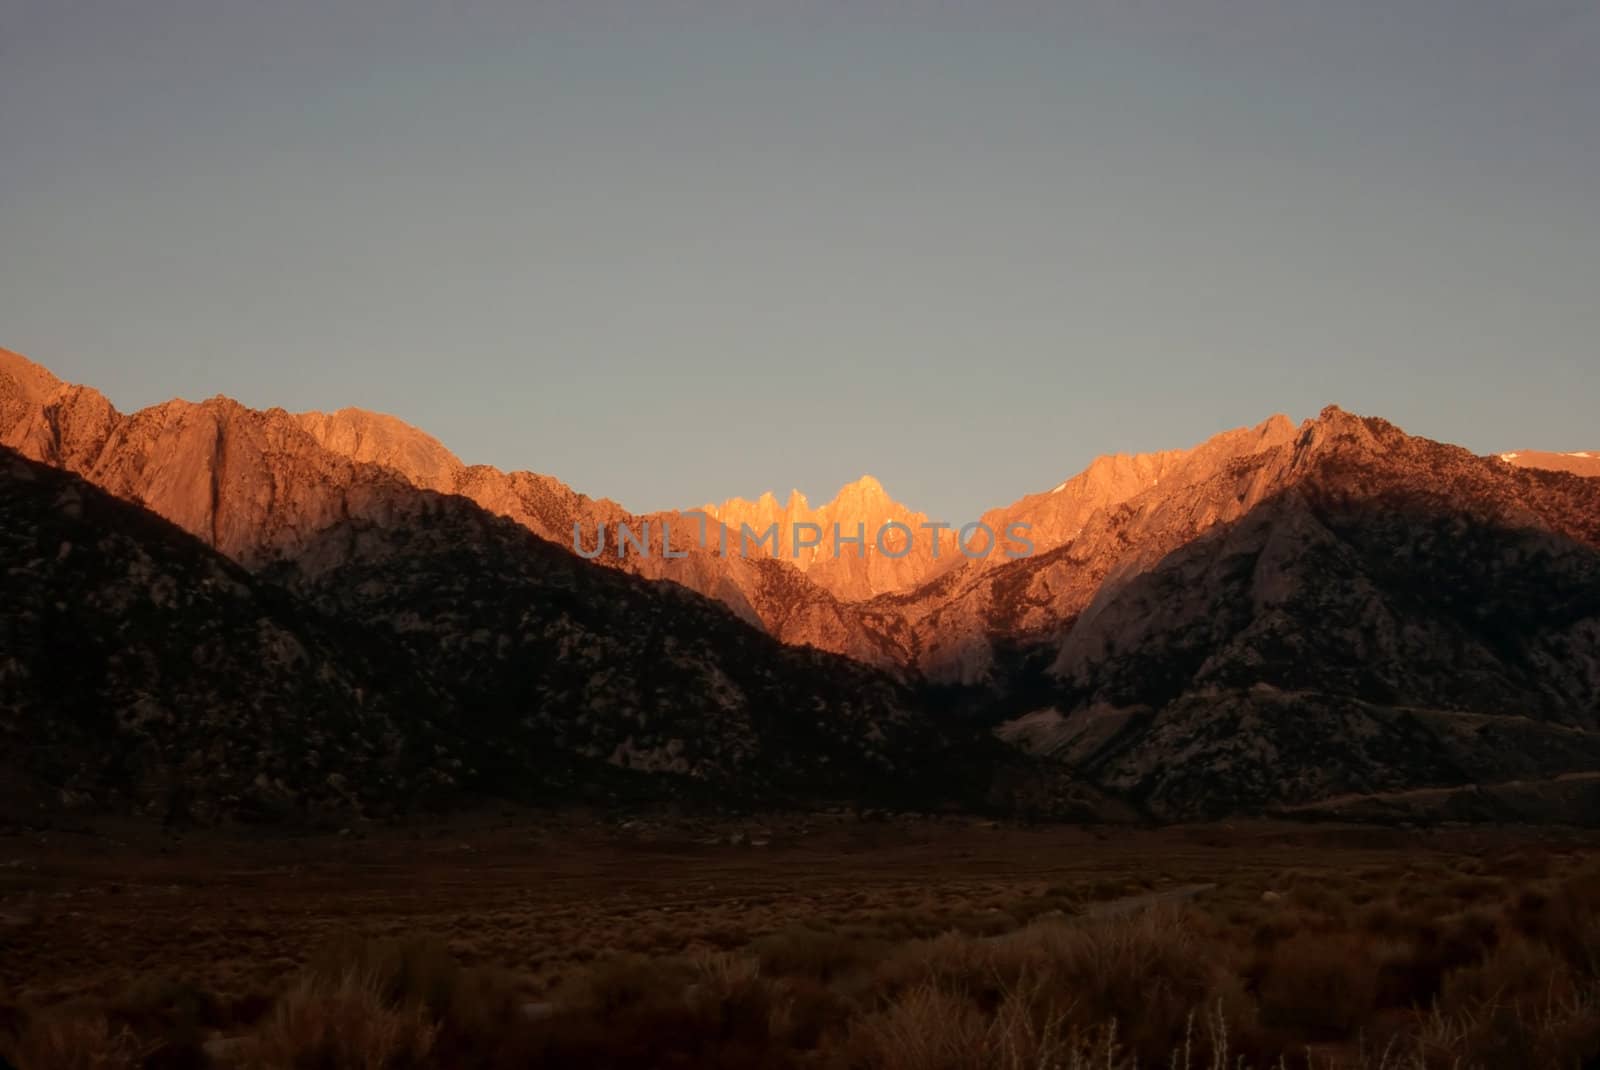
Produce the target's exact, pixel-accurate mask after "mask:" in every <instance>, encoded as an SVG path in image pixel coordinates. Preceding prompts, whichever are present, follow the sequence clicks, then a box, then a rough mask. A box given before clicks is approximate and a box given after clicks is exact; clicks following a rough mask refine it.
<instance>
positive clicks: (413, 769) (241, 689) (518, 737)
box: [0, 452, 1005, 824]
mask: <svg viewBox="0 0 1600 1070" xmlns="http://www.w3.org/2000/svg"><path fill="white" fill-rule="evenodd" d="M396 495H397V497H398V498H399V500H398V502H397V503H395V504H392V507H391V512H390V514H389V516H388V522H387V523H386V524H384V525H374V524H372V523H370V522H357V521H346V522H343V523H340V524H336V525H334V526H333V527H331V528H329V529H327V530H326V531H325V532H323V533H322V535H321V536H320V537H319V538H318V539H317V540H314V541H313V542H312V543H311V544H310V545H309V547H308V548H307V549H306V550H305V552H304V553H303V554H301V555H300V556H299V557H298V558H297V559H295V561H293V562H292V563H284V564H282V565H280V566H279V567H277V568H275V569H272V570H269V571H267V572H266V573H259V572H258V573H254V574H252V573H250V572H247V571H245V570H244V569H242V568H240V567H238V566H236V565H234V564H233V563H231V562H230V561H228V560H227V559H226V558H224V557H222V556H221V555H220V554H218V553H216V552H215V551H213V550H211V549H210V548H208V547H207V546H205V545H204V544H203V543H201V542H200V541H199V540H197V539H195V538H193V537H191V536H189V535H187V534H186V533H184V532H182V531H180V530H178V529H177V528H176V527H174V526H173V525H171V524H169V523H167V522H166V521H164V520H161V519H160V518H158V517H156V516H154V515H153V514H150V513H147V512H145V511H144V510H142V509H140V508H138V507H136V506H133V505H131V504H128V503H126V502H122V501H120V500H117V499H115V498H112V497H110V496H109V495H107V494H105V493H103V492H102V491H100V490H98V489H96V488H95V487H92V486H90V485H88V484H86V483H84V482H82V481H81V480H79V479H77V478H76V477H74V476H71V475H68V474H67V473H64V472H61V471H59V470H57V469H52V468H48V467H46V466H43V465H39V464H35V463H33V462H30V461H25V460H23V459H22V458H20V457H18V456H16V455H15V454H11V453H6V452H0V570H3V573H4V575H5V577H6V602H5V606H4V609H3V612H0V739H3V741H4V744H5V746H4V750H3V752H0V754H3V757H0V761H4V762H5V764H6V765H8V766H9V767H10V768H11V769H12V770H13V772H14V774H15V775H14V776H12V777H8V778H7V783H8V784H12V785H15V786H16V787H14V788H13V791H14V793H15V794H16V795H17V796H18V797H17V798H16V799H14V800H12V803H13V805H14V807H16V808H17V809H14V811H13V812H17V813H23V814H26V813H29V812H31V811H32V810H33V809H34V807H35V806H36V805H38V804H41V803H42V804H44V805H45V806H46V807H47V808H50V809H54V808H56V807H58V806H62V805H65V806H68V807H79V808H91V809H92V808H103V809H109V810H111V811H114V812H124V813H126V812H136V813H139V814H143V815H146V816H155V817H160V818H163V819H166V820H190V819H193V820H201V821H210V820H218V819H248V820H277V821H290V822H304V821H307V820H311V821H322V822H337V823H341V824H342V823H346V822H348V821H349V820H351V819H353V818H356V817H360V816H363V815H366V816H381V815H394V814H400V813H405V812H409V811H414V810H418V809H430V808H438V807H443V806H451V805H461V804H462V803H465V802H470V801H471V800H473V799H482V798H485V797H498V798H505V799H518V800H544V801H551V802H561V801H567V802H570V801H573V800H580V799H593V800H596V801H600V802H605V801H608V800H609V801H616V800H636V801H648V800H664V799H672V798H684V799H691V800H693V799H699V800H701V801H703V802H707V803H709V802H715V803H716V804H718V805H723V806H727V805H750V804H754V803H765V804H769V805H770V804H772V803H781V802H791V803H792V802H807V803H813V804H814V803H819V802H826V801H830V800H840V799H844V800H855V801H867V802H871V801H875V800H876V801H895V802H898V803H901V804H908V803H915V804H918V805H924V806H932V805H939V804H942V803H951V802H959V801H961V800H963V799H965V800H969V801H970V800H973V799H981V798H982V797H983V793H984V792H985V791H986V790H987V785H988V777H989V776H990V775H991V773H992V771H993V769H994V768H996V765H997V761H996V759H997V756H999V758H1000V763H999V764H1001V765H1003V764H1004V755H1005V749H1004V748H1003V747H1002V746H1001V745H1000V744H999V743H997V742H995V741H993V740H992V739H990V738H989V737H988V736H987V735H986V734H984V733H982V732H981V730H979V729H977V728H975V727H969V728H967V729H964V730H962V731H965V733H966V734H965V736H962V735H960V734H958V731H957V730H958V729H960V725H959V723H958V722H954V721H942V722H934V721H932V720H930V719H929V718H928V717H927V716H926V714H925V713H924V712H923V711H922V708H921V706H920V704H919V702H918V698H917V696H916V695H915V694H914V693H913V692H912V691H910V690H909V689H907V688H906V687H905V686H904V685H902V684H900V683H898V682H896V681H895V680H893V679H892V678H891V677H889V676H887V675H885V674H883V673H881V672H878V671H876V670H873V669H870V668H868V667H865V666H861V665H858V664H857V663H854V662H851V661H848V660H846V659H843V658H840V657H837V656H834V655H826V654H821V653H818V652H815V651H810V650H804V649H795V648H789V647H784V646H782V645H780V644H779V643H778V642H777V641H776V640H773V639H771V638H770V637H768V636H766V635H764V634H762V633H761V632H759V631H757V630H756V629H754V628H752V627H751V626H749V625H747V624H745V623H743V622H741V621H739V620H738V619H737V618H735V617H734V616H733V615H732V614H731V613H729V612H728V611H727V610H726V609H724V608H722V607H721V606H719V605H717V604H715V603H712V602H710V601H709V600H707V599H704V598H702V597H700V596H698V595H695V594H692V593H690V592H689V591H687V590H685V589H683V588H680V587H677V586H676V585H673V584H658V583H651V582H649V581H646V580H641V579H638V578H635V577H631V576H627V575H623V574H620V573H617V572H615V571H612V570H608V569H602V568H598V567H595V566H591V565H587V564H585V563H584V562H582V561H580V560H579V559H578V558H576V557H575V556H574V555H572V554H570V553H568V552H566V551H565V550H562V549H560V548H558V547H556V546H554V545H553V544H551V543H548V542H546V541H544V540H541V539H539V538H538V537H536V536H534V535H532V534H530V533H529V532H527V531H526V530H525V529H523V528H521V527H520V526H518V525H516V524H514V523H512V522H510V521H506V520H503V519H500V518H496V517H493V516H491V515H489V514H488V513H486V512H484V511H483V510H482V509H480V508H478V507H477V506H475V505H473V504H472V503H471V502H468V501H466V500H465V499H461V498H452V497H447V496H441V495H436V494H432V493H430V492H423V491H416V490H414V489H411V488H397V490H396ZM275 580H276V581H280V582H274V581H275Z"/></svg>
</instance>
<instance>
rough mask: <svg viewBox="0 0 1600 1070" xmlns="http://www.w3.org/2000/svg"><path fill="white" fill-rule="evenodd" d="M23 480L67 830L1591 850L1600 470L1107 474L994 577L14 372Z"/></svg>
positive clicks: (1370, 446)
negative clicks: (414, 826)
mask: <svg viewBox="0 0 1600 1070" xmlns="http://www.w3.org/2000/svg"><path fill="white" fill-rule="evenodd" d="M0 449H3V450H4V454H3V455H0V477H3V478H4V482H5V487H4V491H5V507H4V510H3V512H0V519H3V521H4V527H3V529H0V540H4V541H3V542H0V546H3V547H4V548H5V550H6V557H5V560H3V561H0V565H3V566H4V567H5V569H6V575H7V576H8V578H9V579H8V583H7V588H8V592H7V594H8V597H7V604H6V607H5V609H4V610H3V611H0V639H3V640H4V643H3V644H0V735H4V736H5V737H6V738H7V740H8V745H7V757H6V759H5V761H6V764H8V765H10V766H11V767H12V768H13V770H14V771H15V772H16V773H18V774H19V779H18V780H17V782H18V783H22V782H23V781H22V779H20V778H21V777H25V778H26V782H27V783H29V784H31V785H33V788H32V789H30V790H34V791H36V792H37V793H38V794H39V798H41V799H46V800H49V799H55V800H57V801H60V800H74V801H80V802H82V803H83V804H84V805H99V806H112V807H122V808H133V809H137V810H140V811H142V812H160V813H162V814H164V815H171V814H174V813H181V814H188V815H192V816H196V817H198V818H204V819H209V818H219V817H224V816H240V815H248V816H257V817H271V816H284V815H293V814H306V813H315V812H321V811H325V810H328V809H335V810H336V809H338V808H340V807H356V808H358V809H361V810H363V811H364V812H375V811H390V810H397V809H404V808H407V807H413V806H432V805H445V804H448V802H449V801H450V800H452V799H456V798H462V797H466V796H470V795H473V794H480V795H481V794H488V795H498V796H506V795H526V796H529V797H538V798H545V799H560V798H571V797H574V796H581V797H588V796H591V795H594V794H596V793H599V795H600V796H602V797H619V796H624V795H640V796H662V795H667V796H674V797H676V796H681V795H695V794H701V795H705V796H707V797H712V798H723V799H728V798H739V799H748V800H750V801H751V802H752V803H760V802H773V801H818V800H821V799H831V800H853V801H859V800H863V799H869V798H870V799H884V800H895V801H900V802H912V803H916V804H919V805H960V806H979V805H995V806H1024V805H1026V806H1028V807H1033V808H1038V809H1043V810H1046V811H1049V812H1070V813H1075V814H1082V813H1085V812H1089V813H1100V814H1143V815H1145V816H1149V817H1154V818H1158V819H1186V818H1195V817H1210V816H1218V815H1223V814H1230V813H1259V812H1284V813H1300V814H1305V815H1311V816H1321V815H1327V814H1337V815H1342V816H1363V817H1386V816H1387V817H1393V816H1395V815H1396V814H1407V815H1413V816H1422V817H1428V816H1464V817H1504V816H1521V817H1536V818H1544V817H1555V818H1561V819H1568V820H1570V819H1587V818H1588V817H1592V816H1595V815H1597V814H1600V790H1597V788H1596V785H1595V784H1593V783H1592V782H1591V777H1590V774H1591V773H1593V772H1594V771H1595V770H1600V479H1594V478H1588V477H1587V476H1588V475H1589V474H1590V472H1591V469H1590V468H1589V464H1590V463H1591V462H1593V463H1595V464H1596V465H1600V461H1596V460H1595V458H1596V457H1597V456H1600V453H1597V454H1586V453H1570V454H1548V453H1539V452H1535V451H1527V450H1517V451H1512V452H1507V453H1504V454H1499V455H1492V456H1476V455H1473V454H1472V453H1470V452H1469V451H1466V450H1463V449H1460V448H1459V447H1454V446H1449V445H1444V444H1440V443H1435V442H1432V441H1429V440H1426V439H1421V438H1417V437H1414V436H1409V435H1406V434H1405V433H1404V432H1402V431H1401V430H1400V429H1398V428H1396V427H1394V426H1393V425H1391V424H1388V423H1387V422H1385V421H1383V420H1379V419H1375V418H1368V417H1360V416H1356V415H1353V414H1351V413H1348V412H1345V411H1343V410H1341V409H1338V408H1336V407H1331V406H1330V407H1329V408H1327V409H1325V410H1323V412H1322V413H1321V414H1320V415H1318V416H1317V417H1316V418H1314V419H1311V420H1307V421H1304V422H1303V423H1301V424H1298V425H1297V424H1295V423H1294V422H1292V421H1290V420H1289V419H1288V418H1286V417H1284V416H1273V417H1271V418H1269V419H1267V420H1265V421H1263V422H1262V423H1260V424H1258V425H1256V426H1254V427H1249V428H1240V429H1237V430H1233V431H1227V432H1223V433H1221V434H1219V435H1216V436H1214V437H1213V438H1211V439H1208V440H1207V441H1206V442H1204V443H1201V444H1200V445H1198V446H1195V447H1194V448H1192V449H1188V450H1172V451H1165V452H1160V453H1151V454H1141V455H1135V456H1120V455H1119V456H1113V457H1103V458H1100V459H1099V460H1096V461H1095V462H1094V463H1093V464H1091V465H1090V466H1089V467H1088V468H1087V469H1085V470H1084V471H1083V472H1081V473H1079V474H1077V475H1074V476H1071V477H1069V478H1066V479H1064V480H1063V481H1062V482H1061V483H1060V484H1059V485H1057V486H1055V487H1053V488H1051V489H1049V490H1046V491H1043V492H1040V493H1037V494H1032V495H1029V496H1027V497H1024V498H1022V499H1020V500H1018V501H1016V502H1013V503H1011V504H1010V505H1007V506H1002V507H997V508H995V509H992V510H990V511H989V512H988V513H986V514H985V515H984V516H983V517H982V521H983V523H984V524H985V525H987V526H988V527H989V528H990V529H991V530H993V531H995V532H1005V531H1006V530H1008V529H1009V528H1010V527H1011V526H1012V525H1026V531H1027V533H1028V538H1029V540H1030V541H1031V543H1032V550H1033V552H1032V553H1031V554H1030V555H1029V556H1026V557H1021V558H1016V559H1012V558H1008V557H1006V556H1004V555H1002V554H999V553H993V552H992V553H990V554H988V555H987V556H986V557H983V558H982V559H971V558H968V557H967V556H965V555H963V554H962V553H961V551H960V547H959V546H958V545H957V541H956V536H955V533H954V532H951V531H949V530H946V531H944V532H942V533H940V535H939V538H938V540H937V541H935V540H934V539H932V538H931V537H928V535H927V533H926V532H925V531H924V529H922V528H921V525H922V524H923V523H924V522H925V521H926V520H927V518H926V517H925V516H923V515H922V514H920V513H917V512H915V511H913V510H912V509H910V508H908V507H906V506H904V505H901V504H899V503H897V502H895V501H894V500H893V499H892V498H891V497H890V496H889V495H888V493H887V492H886V491H885V490H884V488H883V487H882V486H881V485H879V484H878V482H877V481H876V480H873V479H872V478H871V477H870V476H866V477H863V478H862V479H860V480H858V481H857V482H855V483H852V484H850V485H848V486H846V487H845V488H843V489H842V490H841V491H840V492H839V493H838V495H837V496H835V498H834V499H833V500H831V501H829V502H826V503H824V504H822V505H819V506H816V507H813V506H811V505H810V504H809V503H808V502H807V500H806V499H805V497H804V496H803V495H801V494H800V493H799V492H798V491H796V492H792V493H791V494H790V495H789V496H788V498H787V499H786V500H784V501H781V502H780V501H779V500H778V499H777V498H776V497H774V496H773V495H771V494H765V495H762V496H761V497H760V498H758V499H756V500H754V501H748V500H743V499H737V498H736V499H732V500H729V501H726V502H723V503H721V504H708V505H705V506H703V507H702V508H701V509H700V510H684V511H678V512H668V513H651V514H642V515H636V514H632V513H629V512H628V511H627V510H625V509H624V508H623V507H622V506H621V505H619V504H617V503H615V502H612V501H610V500H607V499H592V498H588V497H585V496H583V495H580V494H577V493H576V492H574V491H573V490H571V489H570V488H569V487H567V486H566V485H564V484H562V483H561V482H560V481H559V480H557V479H556V478H554V477H552V476H549V475H542V474H537V473H533V472H502V471H500V470H498V469H494V468H490V467H486V466H469V465H466V464H464V463H462V462H461V461H460V460H459V459H457V458H456V457H455V456H454V455H453V454H451V453H450V452H449V451H448V450H447V449H446V448H445V447H444V446H443V445H442V444H441V443H439V442H438V441H437V440H435V439H433V438H431V437H430V436H428V435H426V434H425V433H423V432H421V431H419V430H417V429H415V428H412V427H410V426H408V425H406V424H405V423H403V422H401V421H399V420H397V419H395V418H393V417H389V416H384V415H381V414H376V413H370V412H365V411H362V410H357V409H345V410H341V411H338V412H334V413H302V414H291V413H288V412H285V411H283V410H281V409H270V410H255V409H250V408H247V407H245V406H243V405H241V404H239V403H238V402H235V401H233V400H231V399H228V398H224V397H218V398H212V399H210V400H207V401H203V402H198V403H193V402H187V401H179V400H175V401H170V402H167V403H164V404H161V405H157V406H153V407H151V408H148V409H144V410H141V411H139V412H136V413H132V414H123V413H120V412H118V411H117V410H116V408H115V407H114V406H113V405H112V404H111V403H110V402H109V400H108V399H106V398H105V397H104V396H103V395H101V394H99V393H98V392H97V391H95V390H93V389H92V388H90V387H85V386H77V385H71V384H66V383H63V382H61V381H60V380H58V379H57V378H56V377H55V376H53V375H52V374H50V373H49V372H48V371H46V370H45V369H43V368H41V367H39V366H38V365H36V364H33V363H31V362H29V361H27V360H26V359H24V358H22V357H20V356H18V355H16V354H13V353H9V352H6V351H0ZM697 514H698V517H697ZM699 518H704V520H705V522H706V523H707V524H708V526H709V527H710V529H711V537H710V538H707V539H705V540H704V544H703V545H702V540H700V539H699V538H697V537H696V533H697V529H698V527H699V523H700V519H699ZM890 521H892V522H895V523H898V524H903V525H905V526H906V528H908V529H910V530H911V531H913V532H917V533H918V537H917V539H916V540H914V541H913V544H912V546H911V548H910V551H909V552H908V553H905V554H904V555H903V556H896V555H894V554H891V553H884V552H881V551H880V550H879V549H878V548H877V547H875V546H873V545H872V541H873V540H872V537H871V533H873V532H875V531H877V530H878V529H879V527H880V526H881V525H883V524H884V523H886V522H890ZM797 523H798V524H815V525H817V527H818V528H820V529H821V530H823V531H824V532H827V531H831V530H832V528H833V525H835V524H837V525H839V526H840V527H841V528H842V529H844V530H846V531H849V530H851V529H853V528H854V527H855V526H856V525H861V526H862V527H863V528H864V530H865V531H866V532H867V533H868V537H867V539H866V545H864V546H863V547H861V550H860V552H859V553H857V552H855V551H854V549H853V548H847V549H846V550H845V551H844V552H842V553H841V554H838V555H835V554H833V553H832V552H831V549H829V550H827V551H826V552H820V553H819V552H817V551H815V550H813V549H811V548H802V549H800V550H799V552H798V553H796V548H795V547H794V546H793V545H791V543H790V540H789V536H790V534H791V532H792V531H793V530H794V529H793V527H792V525H794V524H797ZM624 524H625V525H627V526H628V528H629V530H630V531H631V532H634V533H642V532H643V531H644V530H645V529H646V527H648V529H649V536H648V539H649V545H650V547H651V550H652V552H650V553H649V554H642V553H639V552H626V551H625V550H624V549H622V548H620V544H619V542H618V541H617V540H616V535H617V532H618V527H619V525H624ZM770 525H776V526H777V532H778V540H777V543H776V546H775V547H774V546H773V545H772V544H770V543H769V544H767V545H766V546H765V547H762V548H754V547H753V546H752V550H751V552H750V553H749V555H748V556H745V555H742V554H740V553H737V552H732V553H720V552H718V546H719V545H723V541H722V539H723V537H724V536H723V532H724V529H725V531H726V536H725V537H726V540H727V543H728V544H732V545H739V544H740V541H741V540H740V532H741V531H742V530H743V529H744V528H745V527H746V526H748V527H749V528H750V529H753V530H755V531H764V530H765V529H767V528H768V527H769V526H770ZM665 526H670V530H671V536H670V537H671V544H672V548H673V549H674V550H675V551H676V552H679V553H681V555H682V556H667V555H666V554H665V553H663V552H662V551H663V550H665V549H666V547H665V546H664V545H663V542H662V540H663V535H664V527H665ZM575 527H576V529H577V531H578V532H579V533H580V535H581V538H580V539H579V543H580V545H584V546H586V547H588V548H590V549H591V550H592V548H593V547H594V546H595V545H596V543H595V540H596V538H597V537H598V533H599V532H601V531H602V530H603V531H604V532H606V536H605V538H604V540H602V542H601V548H600V552H599V553H598V555H597V556H595V557H594V558H593V560H592V561H591V560H584V559H583V558H581V557H579V556H578V555H576V554H574V553H573V552H572V547H573V545H574V528H575ZM891 549H892V548H891ZM586 552H588V551H586ZM108 737H109V738H115V739H116V740H117V741H118V742H117V746H115V747H112V748H107V747H106V746H105V745H104V743H105V740H106V739H107V738H108Z"/></svg>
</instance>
